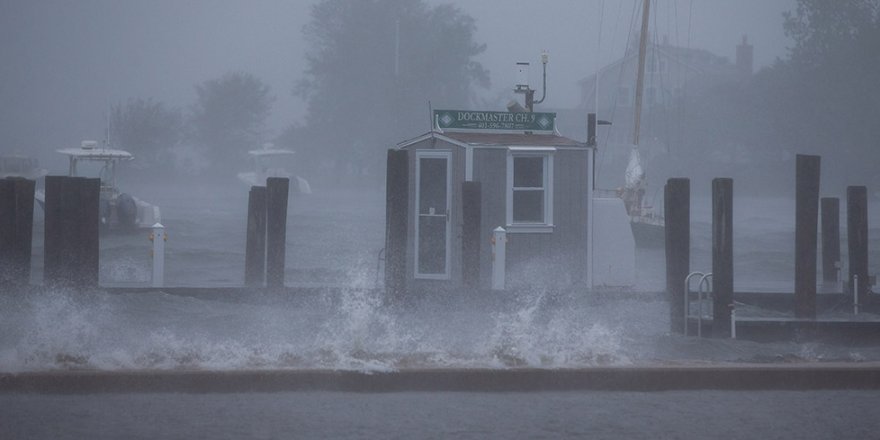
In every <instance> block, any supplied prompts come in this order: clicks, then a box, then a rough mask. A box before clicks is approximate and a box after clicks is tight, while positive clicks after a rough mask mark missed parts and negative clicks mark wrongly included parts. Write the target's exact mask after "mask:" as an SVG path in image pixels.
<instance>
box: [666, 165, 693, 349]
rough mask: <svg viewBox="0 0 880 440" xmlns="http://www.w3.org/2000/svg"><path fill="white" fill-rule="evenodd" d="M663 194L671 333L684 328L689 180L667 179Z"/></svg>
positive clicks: (687, 268)
mask: <svg viewBox="0 0 880 440" xmlns="http://www.w3.org/2000/svg"><path fill="white" fill-rule="evenodd" d="M663 191H664V193H663V196H664V208H663V209H664V215H665V217H666V294H667V299H668V300H669V311H670V316H669V323H670V326H671V329H672V331H673V332H681V331H682V329H683V328H684V295H685V291H684V279H685V277H687V275H688V271H689V270H690V259H691V238H690V229H691V181H690V179H687V178H672V179H669V180H667V181H666V186H665V187H664V189H663Z"/></svg>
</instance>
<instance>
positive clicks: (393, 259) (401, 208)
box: [385, 149, 409, 298]
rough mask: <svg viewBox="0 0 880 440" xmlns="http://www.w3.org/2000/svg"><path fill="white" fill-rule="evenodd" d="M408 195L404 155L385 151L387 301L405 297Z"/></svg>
mask: <svg viewBox="0 0 880 440" xmlns="http://www.w3.org/2000/svg"><path fill="white" fill-rule="evenodd" d="M408 192H409V156H408V153H407V151H406V150H396V149H389V150H388V161H387V167H386V169H385V292H386V293H387V294H388V296H389V297H390V298H399V297H402V296H403V295H405V294H406V243H407V240H406V239H407V232H408V229H409V228H408V216H409V194H408Z"/></svg>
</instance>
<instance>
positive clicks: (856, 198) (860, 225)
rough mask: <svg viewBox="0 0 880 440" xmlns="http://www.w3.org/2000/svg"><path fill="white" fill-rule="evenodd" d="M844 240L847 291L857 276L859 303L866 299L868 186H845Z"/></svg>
mask: <svg viewBox="0 0 880 440" xmlns="http://www.w3.org/2000/svg"><path fill="white" fill-rule="evenodd" d="M846 239H847V240H846V241H847V244H848V247H849V278H848V282H849V286H850V287H849V293H850V295H852V293H853V287H854V286H853V278H854V276H856V275H858V277H859V292H858V298H859V304H862V305H864V304H866V303H867V300H868V287H869V286H868V284H869V283H868V188H867V187H864V186H848V187H846Z"/></svg>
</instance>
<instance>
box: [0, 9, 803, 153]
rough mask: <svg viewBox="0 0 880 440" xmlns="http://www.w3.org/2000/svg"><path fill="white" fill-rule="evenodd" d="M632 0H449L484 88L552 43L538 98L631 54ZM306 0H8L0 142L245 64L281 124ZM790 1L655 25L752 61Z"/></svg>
mask: <svg viewBox="0 0 880 440" xmlns="http://www.w3.org/2000/svg"><path fill="white" fill-rule="evenodd" d="M428 1H429V4H431V5H437V4H441V3H448V1H446V0H428ZM634 1H635V0H621V1H612V0H607V1H603V0H590V1H583V0H553V1H546V2H544V1H542V2H538V1H534V0H455V1H453V2H452V3H454V4H456V5H457V6H458V7H460V8H461V9H462V10H463V11H464V12H465V13H467V14H469V15H471V16H472V17H474V18H475V19H476V22H477V27H478V31H477V33H476V40H477V42H479V43H486V45H487V48H486V51H485V52H484V53H483V54H482V55H481V56H480V57H479V58H478V61H480V62H482V63H483V66H484V67H486V68H487V69H489V70H490V72H491V80H492V87H491V90H489V91H485V92H482V96H483V97H486V98H488V99H491V98H495V97H498V96H502V95H505V96H509V97H510V98H512V97H513V94H512V93H509V92H508V91H509V89H510V88H511V87H512V86H513V82H514V73H513V65H514V63H515V62H517V61H530V62H531V63H532V64H533V66H534V67H533V69H532V75H531V76H532V84H533V88H537V86H538V84H539V72H540V67H539V66H540V53H541V51H542V50H547V51H548V52H549V53H550V64H549V66H548V78H549V84H548V97H547V100H546V102H545V103H544V105H545V106H546V107H548V108H570V107H574V106H575V105H577V104H578V102H579V97H578V95H577V93H578V88H577V81H578V80H579V79H581V78H583V77H586V76H588V75H589V74H591V73H592V72H593V71H594V70H595V69H596V68H597V67H598V66H601V65H604V64H607V63H609V62H611V61H613V60H614V59H617V58H619V57H620V56H622V55H623V53H624V50H625V44H626V39H627V34H628V32H629V28H630V25H631V23H632V12H633V7H634ZM312 3H314V2H313V1H308V0H296V1H291V0H258V1H247V2H245V1H243V0H193V1H185V2H181V1H175V0H150V1H133V0H132V1H115V0H82V1H62V0H37V1H31V0H0V60H2V63H0V102H2V103H3V106H2V108H0V151H4V152H13V151H18V152H22V153H28V154H32V155H35V156H37V157H39V158H41V159H42V160H46V159H49V158H51V157H53V155H52V152H53V151H54V150H55V149H57V148H62V147H69V146H75V145H78V144H79V141H80V140H82V139H98V140H100V139H103V137H104V136H103V133H104V131H105V130H106V122H105V118H106V114H107V110H108V108H109V106H110V105H113V104H116V103H119V102H124V101H125V100H126V99H128V98H153V99H155V100H158V101H162V102H165V103H167V104H169V105H171V106H178V107H181V108H183V109H187V108H188V106H189V105H191V104H192V103H193V102H194V100H195V92H194V87H193V86H194V85H195V84H197V83H200V82H202V81H205V80H208V79H213V78H217V77H219V76H221V75H222V74H224V73H226V72H229V71H239V70H241V71H247V72H250V73H253V74H254V75H256V76H257V77H258V78H260V79H261V80H263V81H264V82H265V83H267V84H268V85H269V86H270V87H271V89H272V94H273V95H274V96H275V97H276V101H275V104H274V107H273V111H272V115H271V117H270V119H269V127H268V128H269V129H270V134H277V133H279V132H280V131H281V130H282V129H283V128H284V127H286V126H287V125H288V124H290V123H291V122H294V121H301V120H302V119H303V116H304V115H305V103H304V102H303V101H302V100H301V99H300V98H298V97H295V96H293V95H292V92H291V91H292V89H293V86H294V84H295V83H296V81H297V80H298V79H300V78H301V77H302V73H303V71H304V69H305V68H306V64H305V59H304V54H305V51H306V43H305V41H304V39H303V36H302V27H303V25H305V24H306V23H307V22H308V21H309V12H310V5H311V4H312ZM793 7H794V0H766V1H765V0H737V1H725V0H693V1H692V0H658V1H656V2H654V5H653V10H652V14H653V16H654V19H652V20H651V26H652V29H653V30H652V35H656V36H657V37H658V38H662V37H663V36H665V37H667V38H668V39H669V41H670V43H672V44H677V45H681V46H688V45H689V46H690V47H694V48H703V49H707V50H710V51H712V52H714V53H716V54H718V55H721V56H726V57H728V58H729V59H731V60H733V58H734V53H735V46H736V45H737V44H738V43H739V41H740V39H741V37H742V35H743V34H748V35H749V40H750V42H752V43H753V44H754V46H755V65H756V69H757V68H760V67H763V66H767V65H769V64H770V63H772V62H773V60H774V59H775V58H777V57H783V56H785V54H786V47H787V46H788V45H789V44H790V42H789V41H788V40H787V39H786V38H785V37H784V34H783V31H782V15H781V14H782V12H783V11H786V10H791V9H793ZM600 11H602V12H603V13H602V14H601V16H602V17H604V18H603V19H602V20H601V21H600V20H599V17H600ZM691 14H692V15H691ZM689 15H690V27H689V26H688V23H689V20H688V17H689ZM600 24H601V26H602V32H601V41H602V47H601V50H600V49H598V48H597V39H598V38H599V36H600V34H599V26H600ZM689 30H690V38H689V39H688V31H689ZM539 96H540V95H539ZM497 110H500V109H497Z"/></svg>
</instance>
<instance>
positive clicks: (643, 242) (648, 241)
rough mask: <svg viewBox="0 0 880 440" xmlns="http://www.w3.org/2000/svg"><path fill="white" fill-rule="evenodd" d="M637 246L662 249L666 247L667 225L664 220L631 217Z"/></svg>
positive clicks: (631, 225) (631, 226)
mask: <svg viewBox="0 0 880 440" xmlns="http://www.w3.org/2000/svg"><path fill="white" fill-rule="evenodd" d="M629 225H630V228H632V233H633V239H635V242H636V247H638V248H652V249H662V248H664V247H666V226H665V224H664V223H663V222H662V220H658V219H646V218H638V217H633V218H631V219H630V223H629Z"/></svg>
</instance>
